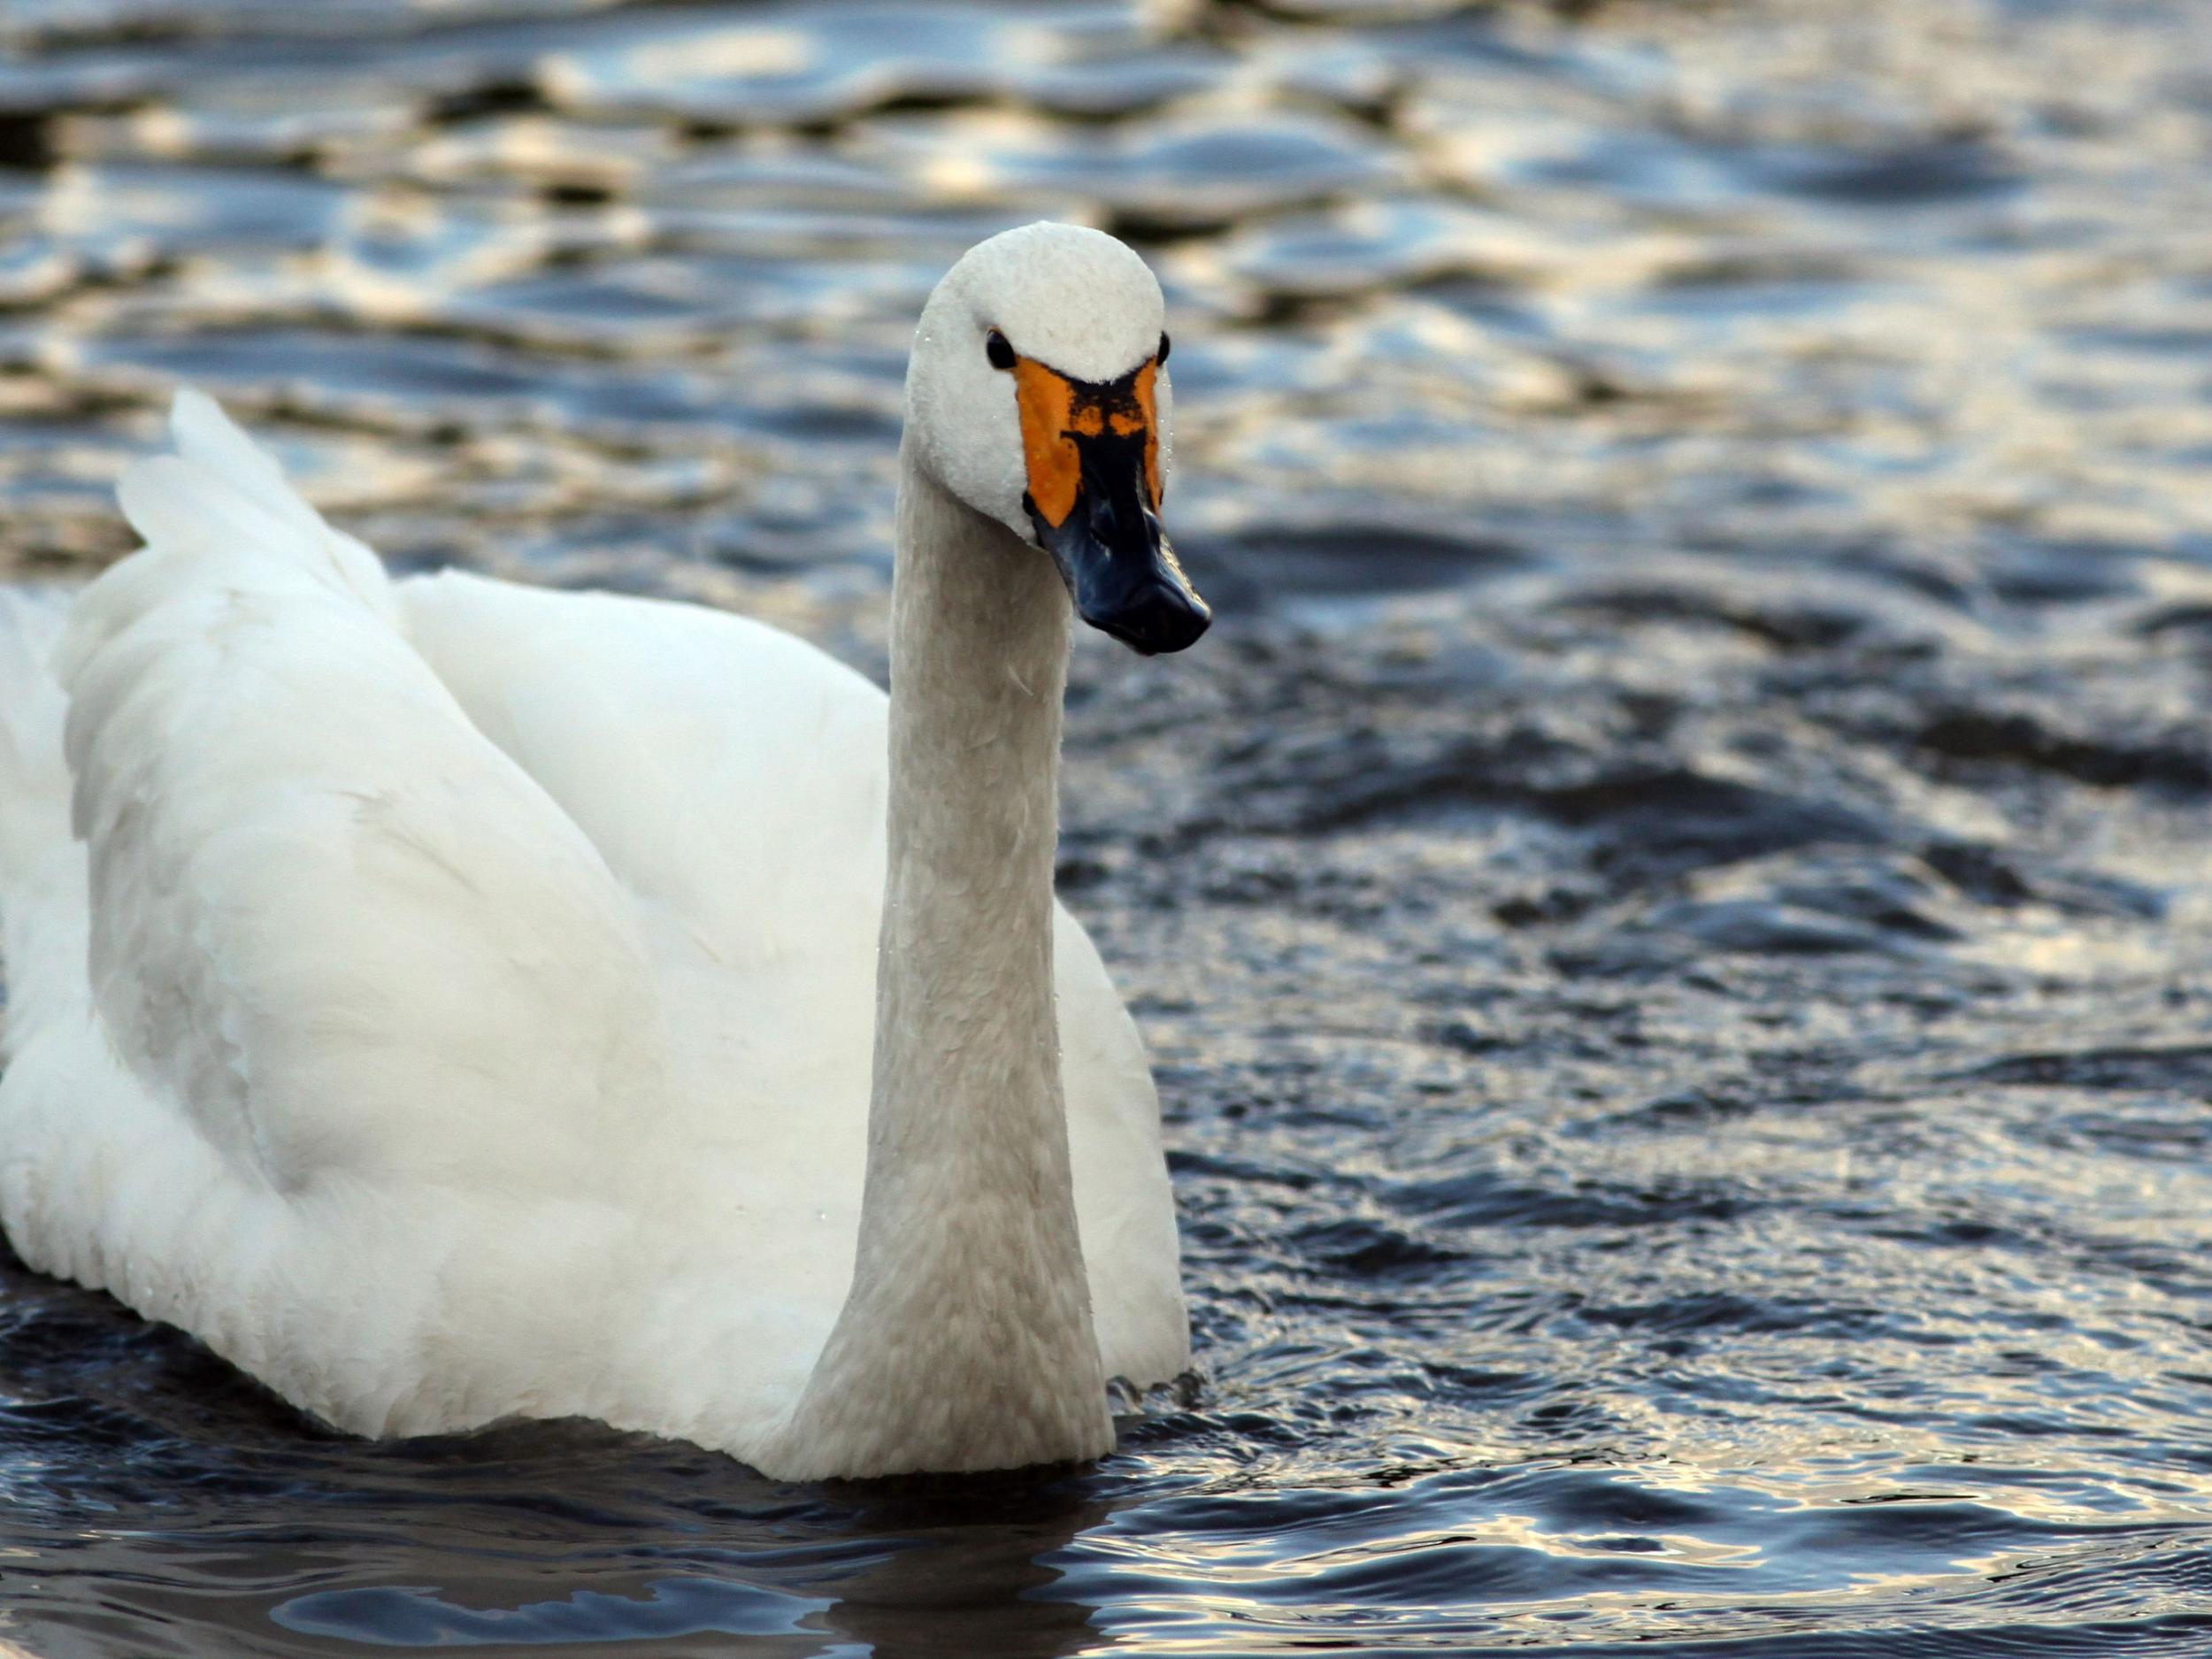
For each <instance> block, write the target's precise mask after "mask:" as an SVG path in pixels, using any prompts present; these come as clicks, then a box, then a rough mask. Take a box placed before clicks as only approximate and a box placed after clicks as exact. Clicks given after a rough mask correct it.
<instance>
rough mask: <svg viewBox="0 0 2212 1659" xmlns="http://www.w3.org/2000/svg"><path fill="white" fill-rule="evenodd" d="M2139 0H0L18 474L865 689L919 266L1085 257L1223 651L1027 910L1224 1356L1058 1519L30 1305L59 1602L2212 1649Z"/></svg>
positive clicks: (1854, 1648) (2163, 298)
mask: <svg viewBox="0 0 2212 1659" xmlns="http://www.w3.org/2000/svg"><path fill="white" fill-rule="evenodd" d="M2208 39H2212V30H2208V28H2207V27H2206V14H2205V12H2204V11H2203V9H2202V8H2201V7H2200V6H2199V5H2196V4H2192V3H2191V0H2170V3H2168V4H2159V3H2158V0H1979V3H1976V0H1853V3H1852V4H1848V5H1839V4H1824V3H1822V0H1745V3H1744V4H1717V3H1716V4H1690V3H1689V0H1682V3H1681V4H1668V5H1661V4H1647V5H1643V4H1572V5H1567V4H1562V5H1557V6H1553V7H1545V6H1540V5H1537V4H1503V5H1501V6H1498V7H1495V8H1492V9H1486V10H1478V11H1472V12H1466V11H1460V10H1457V9H1455V8H1453V7H1450V6H1447V5H1441V4H1419V3H1418V0H1411V3H1409V4H1395V3H1394V0H1379V3H1374V0H1370V3H1365V4H1363V3H1361V0H1270V3H1269V4H1227V3H1225V0H1162V4H1156V5H1153V6H1149V7H1132V6H1128V5H1123V4H1031V5H1009V6H998V5H985V4H903V5H902V4H849V3H846V0H828V3H827V4H761V5H744V6H735V5H689V6H667V7H653V6H642V5H641V6H630V7H624V6H616V5H610V4H593V3H592V0H415V4H406V3H405V0H324V3H321V4H318V3H317V0H285V3H283V4H279V3H278V0H0V418H4V419H0V523H4V526H5V530H4V537H5V542H4V545H5V549H6V557H7V558H8V560H9V561H10V562H11V564H12V568H13V569H14V570H15V571H16V572H19V573H23V574H29V575H33V576H36V577H39V578H42V579H67V578H69V577H72V576H73V575H75V574H77V573H80V572H83V571H85V570H88V569H89V568H91V567H92V566H94V565H96V564H97V563H98V562H99V561H101V560H104V559H105V558H108V557H112V556H113V555H115V554H117V553H118V552H119V551H121V550H122V549H123V548H124V546H125V540H124V535H123V532H122V530H121V527H120V526H119V521H118V520H117V518H116V517H115V515H114V513H113V511H112V509H111V504H110V500H109V495H108V490H109V486H110V482H111V479H112V478H113V475H114V473H115V472H116V469H117V467H118V465H119V463H120V462H121V461H122V459H123V458H124V457H126V456H127V455H129V454H131V453H134V452H137V451H140V450H142V449H145V448H147V447H149V446H150V445H151V444H152V443H153V442H155V439H156V435H157V426H158V411H159V409H160V407H161V405H162V404H163V403H164V402H165V399H166V396H167V394H168V391H169V389H170V388H171V387H172V386H173V384H174V383H175V382H176V381H177V380H180V379H188V380H194V381H196V382H198V383H199V384H201V385H204V386H205V387H207V388H210V389H211V390H213V391H215V392H217V393H219V395H221V396H223V397H225V398H226V399H227V401H229V402H230V403H231V404H232V406H233V407H234V409H236V410H238V411H240V412H241V413H242V414H244V415H245V416H246V417H247V418H248V419H250V422H251V423H252V424H253V425H254V426H256V427H257V430H259V431H260V432H262V433H263V434H266V435H267V436H268V437H269V438H271V439H272V440H273V442H274V443H275V444H276V445H277V446H278V447H279V449H280V451H281V453H282V454H283V456H284V458H285V459H286V461H287V462H288V465H291V466H292V467H293V468H294V469H295V470H296V473H297V475H298V476H299V477H300V478H301V479H302V480H303V482H304V483H305V485H306V487H307V488H308V489H309V491H310V493H311V495H313V496H314V497H315V498H316V500H317V501H318V502H319V503H321V504H322V505H324V506H325V507H326V509H327V510H329V511H332V512H333V513H334V515H335V516H337V517H338V518H340V520H341V521H342V523H343V524H345V525H346V526H348V527H349V528H351V529H353V530H356V531H357V532H358V533H360V534H363V535H365V536H366V537H367V538H369V539H370V540H371V541H373V542H374V543H376V544H377V545H378V546H379V547H380V548H381V549H384V550H385V551H386V552H387V553H388V555H389V556H390V557H393V558H394V559H396V561H399V562H401V563H403V564H410V565H419V564H426V563H433V562H442V561H446V560H460V561H464V562H466V563H468V564H471V565H477V566H480V567H486V568H491V569H495V570H499V571H503V572H511V573H520V574H524V575H526V576H529V577H532V578H534V579H536V580H544V581H549V582H555V583H586V582H605V583H611V584H614V585H617V586H620V587H624V588H633V589H640V590H648V591H654V592H661V593H669V594H675V595H686V596H690V597H695V598H701V599H705V600H708V601H710V602H713V603H726V604H731V605H736V606H741V607H743V608H746V609H749V610H751V611H755V612H757V613H759V614H762V615H765V616H767V617H770V618H773V619H775V620H778V621H780V622H782V623H783V624H785V625H786V626H790V627H793V628H795V629H797V630H799V631H800V632H803V633H805V634H809V635H810V636H811V637H814V638H817V639H818V640H821V641H824V642H825V643H826V644H827V645H829V646H830V647H831V648H832V649H835V650H837V651H839V652H840V653H841V654H842V655H844V656H846V657H848V658H849V659H850V660H852V661H855V662H856V663H858V664H861V665H862V666H864V667H865V668H867V669H869V670H870V671H871V672H878V673H879V672H881V668H882V637H883V621H884V598H885V593H886V586H887V577H888V556H887V546H888V523H887V518H888V509H889V504H890V494H891V467H892V457H893V446H894V443H895V434H896V423H897V411H898V400H899V389H898V388H899V379H900V375H901V373H902V360H903V352H904V347H905V342H906V340H907V337H908V334H909V332H910V327H911V323H912V318H913V316H914V314H915V311H916V310H917V308H918V305H919V303H920V301H921V299H922V296H924V294H925V293H926V291H927V289H928V287H929V285H930V284H931V283H932V282H933V280H935V278H936V276H937V275H938V273H940V272H941V270H942V269H943V267H944V266H945V265H947V264H948V263H949V261H950V259H951V258H953V257H955V256H956V254H957V253H958V252H959V251H960V250H962V249H963V248H964V247H965V246H966V245H967V244H968V243H970V242H972V241H974V240H975V239H977V238H978V237H979V236H981V235H983V234H987V233H988V232H990V231H992V230H994V229H996V228H999V227H1003V226H1005V225H1008V224H1011V223H1016V222H1019V221H1021V220H1023V219H1028V218H1032V217H1035V216H1038V215H1041V214H1051V215H1056V216H1061V217H1066V218H1076V219H1087V220H1089V221H1091V222H1094V223H1098V224H1102V225H1104V226H1106V227H1110V228H1112V229H1114V230H1116V231H1118V232H1119V233H1120V234H1124V235H1125V236H1128V237H1130V238H1131V239H1133V241H1135V242H1138V243H1139V244H1140V245H1141V247H1142V248H1143V249H1144V250H1145V251H1146V253H1147V254H1148V257H1150V258H1151V259H1152V260H1153V261H1154V263H1155V265H1156V268H1157V269H1158V270H1159V272H1160V273H1161V275H1162V277H1163V280H1164V282H1165V283H1166V285H1167V288H1168V290H1169V295H1170V303H1171V311H1172V326H1173V330H1174V334H1175V338H1176V342H1177V346H1176V352H1175V372H1176V377H1177V381H1178V389H1179V399H1178V414H1179V421H1180V428H1179V434H1178V440H1179V447H1178V456H1179V472H1178V474H1177V479H1176V482H1175V486H1174V488H1173V491H1172V494H1171V500H1170V503H1169V504H1170V507H1171V514H1170V517H1171V523H1172V525H1173V526H1175V527H1176V529H1177V531H1178V534H1179V540H1180V541H1181V543H1182V545H1183V547H1184V549H1186V554H1187V562H1188V564H1189V565H1190V566H1191V568H1192V570H1193V572H1194V574H1195V575H1196V577H1197V579H1198V580H1199V582H1200V585H1201V586H1202V588H1206V589H1207V590H1208V592H1209V593H1210V596H1211V597H1212V598H1213V599H1214V600H1215V601H1216V603H1217V607H1218V609H1219V610H1220V611H1221V613H1222V617H1223V620H1222V623H1221V625H1220V626H1219V627H1218V628H1217V630H1216V632H1215V633H1214V634H1213V635H1211V636H1210V638H1209V639H1208V640H1207V641H1205V643H1204V645H1203V646H1202V648H1201V649H1198V650H1196V651H1194V652H1193V653H1191V654H1190V655H1189V656H1188V657H1180V658H1175V659H1172V660H1166V661H1161V662H1156V663H1149V664H1148V663H1144V662H1141V661H1139V660H1137V659H1136V658H1133V657H1130V656H1127V655H1126V654H1123V653H1119V652H1118V651H1117V650H1116V649H1113V648H1112V647H1111V646H1110V645H1109V644H1108V643H1106V642H1105V641H1100V640H1087V641H1084V642H1082V644H1081V645H1080V647H1079V656H1078V660H1077V666H1076V684H1075V687H1074V690H1073V693H1072V695H1071V717H1070V719H1071V725H1070V754H1069V761H1068V781H1067V795H1068V810H1069V814H1070V821H1069V824H1068V827H1067V833H1066V837H1065V846H1064V858H1063V863H1062V867H1061V875H1062V882H1063V887H1064V892H1065V893H1066V895H1067V896H1068V898H1069V900H1070V902H1071V903H1072V904H1074V905H1076V906H1077V907H1078V908H1079V910H1080V911H1081V912H1082V914H1083V915H1084V916H1085V917H1086V918H1087V919H1088V920H1089V921H1090V923H1091V924H1092V926H1093V927H1094V930H1095V932H1096V933H1097V935H1098V937H1099V939H1100V941H1101V944H1102V947H1103V949H1105V951H1106V953H1107V956H1108V957H1109V959H1110V961H1111V962H1112V964H1114V966H1115V969H1116V972H1117V973H1118V976H1119V979H1120V980H1121V983H1122V984H1123V986H1124V987H1125V989H1126V991H1127V992H1128V994H1129V995H1130V997H1131V999H1132V1001H1133V1005H1134V1007H1135V1008H1136V1010H1137V1012H1138V1015H1139V1018H1140V1019H1141V1023H1142V1025H1143V1026H1144V1029H1145V1032H1146V1034H1147V1036H1148V1039H1149V1041H1150V1042H1151V1044H1152V1046H1153V1051H1154V1054H1155V1056H1156V1061H1157V1064H1158V1069H1159V1072H1160V1077H1161V1082H1162V1087H1163V1094H1164V1099H1165V1102H1166V1108H1167V1111H1168V1115H1169V1129H1168V1134H1169V1142H1170V1146H1171V1156H1172V1158H1173V1161H1174V1164H1175V1170H1176V1179H1177V1184H1178V1187H1179V1191H1180V1194H1181V1199H1182V1204H1183V1216H1184V1229H1185V1248H1186V1252H1187V1279H1188V1284H1189V1288H1190V1292H1191V1296H1192V1302H1193V1310H1194V1319H1195V1323H1196V1329H1197V1335H1198V1345H1199V1352H1200V1355H1201V1356H1202V1365H1203V1369H1204V1378H1203V1380H1202V1384H1201V1385H1200V1386H1197V1387H1195V1388H1194V1390H1191V1391H1190V1392H1189V1393H1188V1394H1187V1396H1186V1397H1184V1398H1181V1399H1168V1398H1160V1399H1156V1400H1155V1401H1153V1402H1150V1403H1149V1405H1148V1408H1147V1409H1145V1410H1144V1411H1142V1412H1141V1413H1139V1414H1135V1415H1133V1416H1132V1417H1129V1418H1127V1419H1126V1420H1125V1425H1124V1434H1123V1448H1122V1451H1121V1453H1120V1454H1119V1455H1118V1456H1116V1457H1114V1458H1112V1459H1111V1460H1110V1461H1108V1462H1107V1463H1103V1464H1102V1465H1101V1466H1099V1467H1097V1468H1096V1469H1094V1470H1090V1471H1083V1472H1080V1473H1076V1474H1063V1475H1059V1476H1056V1477H1041V1476H1036V1475H1025V1476H1015V1477H1007V1478H1004V1479H993V1480H987V1481H980V1482H970V1483H942V1482H935V1483H933V1482H920V1483H912V1484H909V1485H899V1486H886V1487H862V1486H832V1487H784V1486H775V1485H773V1484H772V1483H769V1482H765V1481H763V1480H761V1479H757V1478H756V1477H754V1476H752V1475H750V1474H749V1473H747V1472H746V1471H742V1470H741V1469H739V1468H738V1467H736V1466H735V1465H733V1464H732V1463H728V1462H727V1461H726V1460H723V1459H720V1458H718V1457H714V1456H710V1455H705V1454H703V1453H700V1452H697V1451H695V1450H693V1449H691V1448H686V1447H682V1446H675V1445H666V1444H660V1443H657V1442H652V1441H649V1440H635V1439H627V1438H623V1437H619V1436H616V1435H612V1434H610V1433H608V1432H604V1431H603V1430H598V1429H595V1428H593V1427H591V1426H590V1425H529V1426H523V1427H517V1428H513V1429H505V1430H498V1431H495V1432H488V1433H485V1434H481V1435H476V1436H472V1437H468V1438H465V1439H461V1440H453V1441H445V1442H436V1443H422V1442H416V1443H411V1444H399V1445H389V1446H365V1445H361V1444H357V1443H354V1442H350V1441H346V1440H340V1439H337V1438H335V1437H333V1436H329V1435H327V1434H325V1433H323V1432H320V1431H319V1430H318V1429H317V1428H315V1427H314V1426H313V1425H310V1424H306V1423H303V1422H302V1421H301V1420H299V1419H297V1418H296V1417H293V1416H291V1415H289V1414H288V1413H287V1412H286V1411H284V1410H283V1409H280V1408H279V1407H277V1406H275V1405H273V1404H272V1403H271V1402H269V1401H268V1400H267V1399H266V1398H265V1397H264V1396H263V1395H261V1394H259V1393H258V1392H257V1390H255V1389H254V1388H252V1387H251V1386H249V1385H247V1384H245V1383H243V1382H242V1381H241V1380H239V1379H237V1378H236V1377H235V1376H234V1374H233V1373H231V1372H230V1371H227V1369H226V1368H225V1367H223V1366H222V1365H220V1364H219V1363H216V1362H215V1361H213V1360H211V1359H210V1358H208V1357H207V1356H205V1355H204V1354H203V1353H202V1352H201V1351H200V1350H198V1349H197V1348H196V1347H195V1346H194V1345H192V1344H191V1343H189V1342H188V1341H186V1340H183V1339H181V1338H179V1337H177V1336H175V1335H174V1334H173V1333H163V1332H160V1331H157V1330H154V1329H152V1328H150V1327H147V1326H145V1325H141V1324H139V1323H137V1322H136V1321H134V1319H132V1318H131V1317H128V1316H127V1315H125V1314H123V1313H122V1312H120V1311H119V1310H118V1309H117V1308H116V1307H115V1306H114V1305H113V1304H112V1303H110V1302H106V1301H105V1300H104V1299H103V1298H100V1297H97V1296H94V1295H90V1294H85V1293H82V1292H80V1291H77V1290H74V1289H73V1288H70V1287H67V1286H56V1285H53V1284H51V1283H50V1282H47V1281H44V1280H42V1279H36V1278H35V1277H33V1276H31V1275H29V1274H27V1273H26V1272H24V1271H22V1270H21V1269H19V1268H11V1269H9V1270H7V1271H6V1273H5V1284H4V1286H0V1291H4V1295H0V1483H4V1494H5V1498H6V1504H5V1507H4V1509H0V1631H4V1632H6V1635H7V1637H8V1638H9V1639H11V1640H14V1641H17V1642H19V1643H20V1644H21V1645H22V1646H23V1647H26V1648H27V1649H29V1650H31V1651H33V1652H35V1653H39V1654H52V1655H75V1654H87V1655H171V1654H195V1655H250V1654H310V1653H312V1654H351V1653H360V1652H364V1651H367V1650H370V1649H373V1648H377V1647H416V1646H430V1645H460V1646H472V1645H473V1646H488V1647H495V1648H496V1647H500V1646H502V1645H520V1644H537V1645H540V1646H541V1647H556V1648H562V1649H577V1650H585V1651H590V1650H594V1649H593V1645H594V1644H607V1643H611V1644H625V1645H628V1646H634V1647H638V1648H640V1649H641V1650H649V1651H652V1652H657V1653H667V1654H709V1653H729V1652H739V1651H742V1652H746V1653H752V1652H759V1653H762V1654H773V1655H814V1654H835V1655H861V1654H864V1653H868V1652H871V1651H872V1652H875V1653H879V1654H884V1655H948V1656H967V1655H979V1656H987V1659H988V1656H997V1655H1007V1656H1010V1659H1018V1656H1020V1655H1072V1654H1078V1653H1094V1652H1104V1651H1108V1650H1123V1651H1128V1652H1133V1653H1148V1654H1187V1655H1246V1654H1287V1653H1293V1652H1307V1651H1312V1650H1317V1649H1333V1650H1345V1651H1354V1652H1359V1653H1367V1654H1406V1655H1413V1654H1468V1653H1490V1652H1504V1651H1515V1652H1518V1651H1521V1650H1524V1649H1529V1648H1540V1649H1552V1648H1557V1649H1566V1650H1570V1651H1573V1652H1578V1653H1584V1654H1594V1653H1615V1652H1620V1653H1627V1652H1630V1651H1633V1652H1635V1653H1637V1654H1647V1653H1671V1654H1713V1655H1719V1654H1727V1655H1793V1656H1802V1659H1815V1656H1819V1659H1827V1656H1829V1655H1851V1654H1864V1655H1999V1654H2003V1655H2017V1654H2048V1653H2078V1654H2084V1655H2133V1654H2151V1653H2156V1654H2198V1653H2212V1252H2208V1245H2212V872H2208V867H2207V861H2206V856H2205V855H2206V849H2207V848H2208V846H2212V833H2208V832H2212V824H2208V808H2212V47H2208V43H2207V42H2208Z"/></svg>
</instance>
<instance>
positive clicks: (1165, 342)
mask: <svg viewBox="0 0 2212 1659" xmlns="http://www.w3.org/2000/svg"><path fill="white" fill-rule="evenodd" d="M1173 343H1174V342H1172V341H1171V340H1170V339H1169V338H1168V337H1167V336H1166V335H1165V334H1162V335H1161V336H1160V349H1158V350H1157V351H1156V352H1154V353H1153V354H1152V360H1153V362H1155V363H1165V362H1166V361H1167V349H1168V347H1169V346H1171V344H1173Z"/></svg>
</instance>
